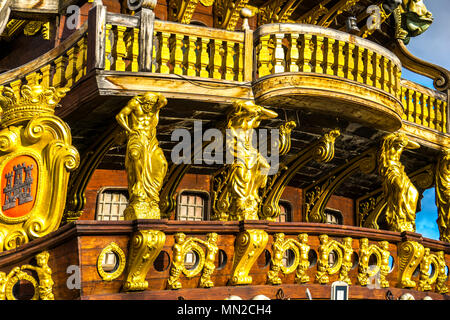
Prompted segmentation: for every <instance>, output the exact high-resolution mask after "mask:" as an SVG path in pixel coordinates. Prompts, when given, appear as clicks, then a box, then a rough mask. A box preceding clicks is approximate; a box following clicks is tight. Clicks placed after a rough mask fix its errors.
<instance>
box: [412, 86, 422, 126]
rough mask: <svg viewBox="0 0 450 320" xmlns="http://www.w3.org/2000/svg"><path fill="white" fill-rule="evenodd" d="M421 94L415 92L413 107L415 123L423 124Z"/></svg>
mask: <svg viewBox="0 0 450 320" xmlns="http://www.w3.org/2000/svg"><path fill="white" fill-rule="evenodd" d="M419 94H420V93H419V92H417V91H413V105H414V123H419V124H420V123H421V121H420V118H421V116H422V110H420V108H421V106H420V102H419V101H420V96H419Z"/></svg>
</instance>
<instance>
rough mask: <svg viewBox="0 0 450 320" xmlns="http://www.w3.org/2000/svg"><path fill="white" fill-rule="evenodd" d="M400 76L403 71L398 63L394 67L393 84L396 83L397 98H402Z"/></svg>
mask: <svg viewBox="0 0 450 320" xmlns="http://www.w3.org/2000/svg"><path fill="white" fill-rule="evenodd" d="M400 76H401V72H400V70H399V68H398V67H397V66H396V65H394V67H393V84H394V92H393V94H394V96H395V97H397V98H400V95H401V90H400Z"/></svg>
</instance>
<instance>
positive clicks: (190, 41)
mask: <svg viewBox="0 0 450 320" xmlns="http://www.w3.org/2000/svg"><path fill="white" fill-rule="evenodd" d="M196 41H197V38H196V37H194V36H188V37H187V38H186V39H185V40H184V47H185V51H184V65H185V68H186V74H187V75H188V76H196V75H197V72H196V68H195V65H196V64H197V54H196V53H195V42H196Z"/></svg>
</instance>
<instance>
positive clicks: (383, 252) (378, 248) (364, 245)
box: [358, 238, 391, 288]
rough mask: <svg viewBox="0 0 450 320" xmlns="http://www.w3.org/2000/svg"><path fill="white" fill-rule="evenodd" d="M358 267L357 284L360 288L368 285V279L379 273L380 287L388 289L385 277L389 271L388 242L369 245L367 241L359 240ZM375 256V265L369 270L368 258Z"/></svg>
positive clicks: (364, 239) (365, 239)
mask: <svg viewBox="0 0 450 320" xmlns="http://www.w3.org/2000/svg"><path fill="white" fill-rule="evenodd" d="M359 243H360V244H359V265H358V282H359V284H360V285H362V286H366V285H368V284H369V282H368V280H369V277H373V276H375V274H377V273H378V272H379V275H380V286H381V287H382V288H387V287H389V282H388V281H387V280H386V276H387V275H388V273H389V271H390V267H389V257H390V255H391V254H390V252H389V242H387V241H380V242H379V244H378V245H375V244H371V245H369V239H367V238H362V239H360V240H359ZM372 255H375V257H376V261H377V262H376V265H375V266H372V268H370V266H369V258H370V256H372Z"/></svg>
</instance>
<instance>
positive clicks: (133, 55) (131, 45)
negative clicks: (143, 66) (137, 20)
mask: <svg viewBox="0 0 450 320" xmlns="http://www.w3.org/2000/svg"><path fill="white" fill-rule="evenodd" d="M126 47H127V56H128V58H130V60H131V63H130V64H129V65H128V67H127V70H128V71H132V72H138V71H139V62H138V58H139V29H138V28H132V29H130V31H129V32H128V36H127V38H126Z"/></svg>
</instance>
